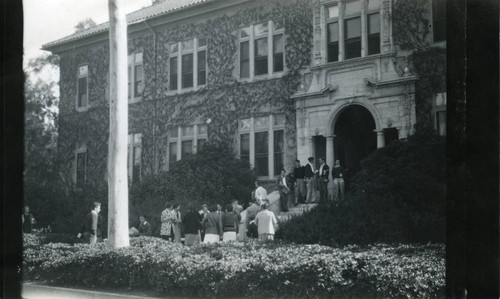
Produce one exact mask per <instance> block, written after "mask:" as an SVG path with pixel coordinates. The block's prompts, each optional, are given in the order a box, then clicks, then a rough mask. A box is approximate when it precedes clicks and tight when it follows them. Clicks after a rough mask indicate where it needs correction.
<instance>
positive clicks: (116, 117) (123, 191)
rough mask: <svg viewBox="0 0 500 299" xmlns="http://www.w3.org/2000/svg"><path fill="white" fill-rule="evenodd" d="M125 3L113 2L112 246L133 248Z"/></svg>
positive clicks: (109, 170) (111, 100) (109, 216)
mask: <svg viewBox="0 0 500 299" xmlns="http://www.w3.org/2000/svg"><path fill="white" fill-rule="evenodd" d="M122 1H123V0H109V1H108V7H109V52H110V64H109V74H110V80H109V82H110V88H109V91H110V96H109V143H108V246H110V247H111V248H119V247H126V246H129V236H128V177H127V138H128V136H127V135H128V100H127V85H128V83H127V75H128V74H127V21H126V18H125V12H124V11H123V9H122V8H123V2H122Z"/></svg>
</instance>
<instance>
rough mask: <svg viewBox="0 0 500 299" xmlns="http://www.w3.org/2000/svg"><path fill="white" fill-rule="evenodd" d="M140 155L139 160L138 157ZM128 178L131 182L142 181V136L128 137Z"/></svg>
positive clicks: (130, 135) (139, 134) (138, 134)
mask: <svg viewBox="0 0 500 299" xmlns="http://www.w3.org/2000/svg"><path fill="white" fill-rule="evenodd" d="M137 153H138V159H137V158H136V155H137ZM127 157H128V159H127V169H128V177H129V180H130V181H131V182H135V181H140V180H141V178H142V176H141V173H142V134H141V133H135V134H129V135H128V151H127Z"/></svg>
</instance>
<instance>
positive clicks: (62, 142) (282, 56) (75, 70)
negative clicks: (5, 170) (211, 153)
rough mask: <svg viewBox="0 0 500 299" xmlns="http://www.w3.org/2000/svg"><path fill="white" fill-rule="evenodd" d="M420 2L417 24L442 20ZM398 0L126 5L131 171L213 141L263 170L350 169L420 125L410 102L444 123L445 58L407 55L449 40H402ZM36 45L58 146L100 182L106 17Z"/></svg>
mask: <svg viewBox="0 0 500 299" xmlns="http://www.w3.org/2000/svg"><path fill="white" fill-rule="evenodd" d="M398 1H401V3H402V2H407V3H409V4H406V5H415V4H414V3H413V2H411V1H408V0H398ZM415 1H416V2H418V3H420V4H419V5H420V6H419V9H420V15H421V16H422V19H421V20H420V19H418V20H417V21H416V24H415V26H417V27H418V28H420V27H422V28H424V27H426V26H428V25H429V24H434V25H436V26H444V25H443V23H442V19H439V18H438V17H436V15H438V14H439V13H441V14H442V10H443V7H442V5H437V4H436V3H437V0H432V1H434V2H436V3H432V2H430V1H431V0H415ZM393 2H394V0H355V1H339V0H314V1H309V0H270V1H264V0H236V1H234V0H232V1H229V0H183V1H171V0H166V1H157V2H156V3H155V4H153V5H152V6H150V7H146V8H144V9H142V10H139V11H137V12H134V13H131V14H129V15H128V16H127V21H128V23H129V26H128V44H129V61H128V64H129V87H128V88H129V177H130V179H131V180H132V181H133V182H134V181H139V180H141V177H143V176H144V175H146V174H150V173H157V172H159V171H162V170H168V169H169V167H170V165H171V163H173V162H175V161H177V160H180V159H182V157H185V155H189V154H192V153H195V152H196V151H197V149H199V148H200V147H201V146H203V144H204V143H205V142H207V141H210V142H214V143H224V144H228V145H230V146H231V147H232V148H233V149H234V154H235V155H236V156H237V157H239V158H241V159H245V160H248V161H249V162H250V164H251V165H252V166H253V167H254V168H255V169H256V173H257V175H258V176H259V177H260V178H261V179H269V180H270V179H273V178H274V177H276V176H277V175H279V172H280V170H281V168H285V169H287V170H291V169H292V167H293V162H294V161H295V159H297V158H298V159H300V160H301V161H302V163H303V164H304V163H306V161H307V157H309V156H313V157H325V158H326V161H327V164H329V165H332V164H333V162H334V160H337V159H339V160H340V161H341V162H342V164H344V165H345V166H346V167H347V168H348V169H351V171H352V172H355V171H356V169H357V168H358V165H359V161H360V160H361V159H362V158H364V157H366V155H368V154H369V153H370V152H372V151H373V150H375V149H376V148H380V147H383V146H385V144H387V143H389V142H391V141H392V140H394V139H398V138H406V137H407V136H408V135H410V134H412V133H413V132H414V127H415V124H417V122H419V109H418V107H419V105H418V103H416V102H417V100H418V99H420V101H421V102H423V104H421V106H422V107H424V108H422V109H421V110H422V111H423V112H421V113H420V114H421V115H423V116H422V117H420V118H421V119H423V121H422V122H426V123H429V124H431V123H434V126H435V128H436V129H437V130H438V131H439V130H441V132H443V129H442V126H443V124H444V123H443V121H442V120H443V119H442V117H443V113H442V112H443V111H445V109H444V108H443V107H445V106H444V105H443V103H445V100H446V94H445V93H443V92H442V91H443V90H444V88H443V85H444V83H443V82H444V71H443V68H444V66H443V67H440V68H438V70H436V72H435V73H436V74H435V73H433V75H434V77H430V78H427V77H428V76H427V72H424V74H423V76H422V74H420V73H419V72H418V71H419V68H418V66H419V65H424V66H428V64H429V63H427V64H426V63H423V64H419V65H417V64H415V61H414V60H415V59H414V58H415V57H417V58H419V57H425V59H424V61H429V58H428V57H437V56H439V57H442V56H443V55H442V52H443V51H441V52H440V51H439V49H444V47H445V42H441V43H437V44H436V43H435V41H434V40H433V39H435V37H434V36H433V32H435V31H436V29H435V28H436V26H435V27H434V29H433V30H431V29H428V28H427V31H425V30H424V31H423V33H422V34H421V35H422V37H421V39H420V40H423V41H424V45H425V46H423V47H422V46H421V45H420V44H419V43H418V42H415V43H409V45H410V46H408V43H402V42H401V40H404V41H406V39H412V37H409V36H408V34H406V35H405V32H404V28H405V27H404V26H401V21H399V22H400V24H399V25H398V23H397V22H398V21H397V20H400V19H398V17H399V16H398V15H397V14H395V11H393V10H395V9H396V8H398V6H397V5H396V3H393ZM401 3H400V5H399V10H398V11H402V12H404V9H401V7H403V8H405V6H402V5H401ZM412 3H413V4H412ZM433 8H434V9H433ZM433 12H434V15H433V14H432V13H433ZM402 20H403V21H404V18H402ZM438 22H441V23H438ZM420 23H422V24H420ZM439 24H441V25H439ZM398 28H403V30H400V31H398V32H395V31H397V30H399V29H398ZM439 28H440V29H441V27H439ZM439 34H441V35H442V32H441V33H439ZM405 36H406V37H405ZM420 40H419V41H420ZM402 44H404V45H406V46H405V47H402V46H401V45H402ZM412 47H413V48H412ZM436 48H437V49H438V50H437V52H436V51H435V50H433V51H434V52H436V53H437V54H435V55H434V54H433V53H434V52H432V51H429V49H436ZM44 49H45V50H49V51H51V52H52V53H55V54H58V55H60V57H61V60H60V72H61V79H60V95H61V96H60V117H59V141H58V148H59V155H60V158H61V159H62V161H63V163H64V165H66V167H65V168H64V169H65V171H66V175H65V177H66V178H68V184H69V185H76V186H80V187H84V186H88V185H96V184H103V183H105V177H106V176H105V172H106V155H107V138H108V114H109V110H108V104H107V102H108V98H107V97H108V85H107V81H108V72H109V70H108V68H109V61H108V60H109V46H108V24H107V23H105V24H101V25H97V26H95V27H93V28H90V29H88V30H86V31H83V32H79V33H75V34H73V35H71V36H68V37H65V38H62V39H60V40H57V41H54V42H51V43H49V44H47V45H44ZM416 52H418V53H428V52H430V53H431V54H429V55H430V56H429V55H428V56H425V55H424V56H422V55H421V56H415V55H414V53H416ZM433 55H434V56H433ZM431 60H432V59H431ZM432 61H434V62H435V61H438V62H439V61H440V60H439V59H437V60H436V59H434V60H432ZM420 69H424V70H425V68H420ZM426 76H427V77H426ZM422 78H423V79H422ZM436 78H438V80H440V82H441V83H439V84H434V85H433V87H432V88H431V91H429V88H428V86H427V85H428V84H431V83H432V82H435V81H436ZM419 82H424V84H423V85H422V90H425V91H426V92H423V93H421V94H420V93H419V84H420V83H419ZM425 82H427V83H425ZM429 82H430V83H429ZM426 84H427V85H426ZM440 89H441V92H437V91H439V90H440ZM438 112H439V113H438ZM436 113H438V114H436ZM435 115H439V116H441V118H439V116H435ZM439 125H440V126H441V127H439Z"/></svg>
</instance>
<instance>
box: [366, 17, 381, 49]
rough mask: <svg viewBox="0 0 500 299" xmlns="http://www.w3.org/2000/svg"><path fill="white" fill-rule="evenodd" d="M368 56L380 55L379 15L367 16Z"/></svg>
mask: <svg viewBox="0 0 500 299" xmlns="http://www.w3.org/2000/svg"><path fill="white" fill-rule="evenodd" d="M368 32H369V34H368V55H372V54H378V53H380V15H379V14H378V13H375V14H371V15H368Z"/></svg>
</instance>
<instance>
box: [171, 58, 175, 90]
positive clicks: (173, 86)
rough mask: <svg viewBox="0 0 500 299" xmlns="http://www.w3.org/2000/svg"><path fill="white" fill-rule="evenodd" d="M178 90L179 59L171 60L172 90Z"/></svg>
mask: <svg viewBox="0 0 500 299" xmlns="http://www.w3.org/2000/svg"><path fill="white" fill-rule="evenodd" d="M176 89H177V57H172V58H170V90H176Z"/></svg>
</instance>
